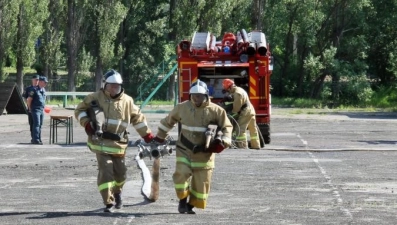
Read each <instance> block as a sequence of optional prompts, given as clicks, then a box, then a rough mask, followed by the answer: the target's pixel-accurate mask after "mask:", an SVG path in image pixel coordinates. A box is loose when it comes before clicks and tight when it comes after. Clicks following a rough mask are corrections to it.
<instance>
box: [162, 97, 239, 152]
mask: <svg viewBox="0 0 397 225" xmlns="http://www.w3.org/2000/svg"><path fill="white" fill-rule="evenodd" d="M178 122H180V123H181V124H182V126H181V128H182V129H181V134H183V136H184V137H185V138H187V139H188V140H189V141H190V142H192V143H193V144H195V145H204V144H205V139H206V137H205V131H206V130H207V127H208V125H209V124H216V125H218V127H219V128H220V129H221V131H222V132H223V136H222V139H223V141H224V143H225V145H226V146H227V147H228V146H230V144H231V135H232V130H233V126H232V124H231V123H230V120H229V119H228V118H227V115H226V111H225V110H224V109H223V108H222V107H220V106H219V105H217V104H214V103H212V102H210V100H208V102H205V103H203V104H202V105H201V106H200V107H196V106H195V105H194V104H193V103H192V102H191V101H185V102H182V103H179V104H178V105H176V106H175V108H174V109H172V110H171V112H170V113H169V114H168V115H167V117H165V118H164V119H162V120H161V121H160V124H159V127H158V132H157V136H158V137H160V138H165V137H166V136H167V135H168V132H169V131H170V130H171V129H172V128H173V127H174V125H175V124H176V123H178ZM178 139H179V140H178V141H177V145H180V146H184V145H183V144H182V143H181V142H180V138H178Z"/></svg>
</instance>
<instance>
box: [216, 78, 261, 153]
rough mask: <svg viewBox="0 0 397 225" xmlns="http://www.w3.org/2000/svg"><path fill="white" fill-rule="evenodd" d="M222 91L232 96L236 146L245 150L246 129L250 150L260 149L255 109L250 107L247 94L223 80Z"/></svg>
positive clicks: (231, 82) (230, 81) (230, 82)
mask: <svg viewBox="0 0 397 225" xmlns="http://www.w3.org/2000/svg"><path fill="white" fill-rule="evenodd" d="M222 86H223V90H225V91H226V92H229V93H230V94H231V95H232V96H233V109H232V112H231V113H232V114H231V115H232V116H233V117H236V118H237V123H238V125H239V127H240V132H239V133H238V134H237V136H236V145H237V147H239V148H243V149H247V148H248V144H247V134H246V130H247V128H248V130H249V132H250V138H251V139H250V143H251V148H252V149H260V141H259V135H258V129H257V126H256V119H255V109H254V107H253V106H252V104H251V102H250V100H249V97H248V94H247V92H246V91H245V90H244V89H242V88H241V87H237V86H236V85H235V84H234V81H233V80H230V79H224V80H223V82H222Z"/></svg>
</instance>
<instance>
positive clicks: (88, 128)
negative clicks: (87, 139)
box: [84, 122, 95, 136]
mask: <svg viewBox="0 0 397 225" xmlns="http://www.w3.org/2000/svg"><path fill="white" fill-rule="evenodd" d="M84 129H85V132H86V133H87V135H88V136H91V135H94V134H95V129H94V128H93V127H92V124H91V122H87V123H86V124H85V126H84Z"/></svg>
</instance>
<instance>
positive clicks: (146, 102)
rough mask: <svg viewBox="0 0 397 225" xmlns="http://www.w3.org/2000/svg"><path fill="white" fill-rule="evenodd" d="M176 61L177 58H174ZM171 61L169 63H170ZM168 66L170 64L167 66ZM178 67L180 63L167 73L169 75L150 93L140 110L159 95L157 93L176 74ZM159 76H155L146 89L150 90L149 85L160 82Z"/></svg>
mask: <svg viewBox="0 0 397 225" xmlns="http://www.w3.org/2000/svg"><path fill="white" fill-rule="evenodd" d="M173 59H175V58H173ZM170 61H171V59H170V60H169V61H168V62H170ZM167 65H168V64H167ZM177 67H178V63H176V64H175V65H174V66H173V67H172V68H171V70H170V71H169V72H168V73H167V75H165V76H164V77H163V78H162V79H161V81H160V82H159V83H158V84H157V86H156V88H155V89H154V90H153V91H152V92H151V93H150V95H149V96H148V97H147V98H146V99H145V101H144V102H143V103H142V104H141V106H140V108H141V109H143V108H144V107H145V106H146V105H147V104H148V102H149V101H150V100H151V99H152V97H153V96H154V95H155V94H156V93H157V91H158V90H159V89H160V87H161V86H162V85H163V84H164V83H165V82H166V81H167V80H168V78H169V77H170V76H171V75H173V74H174V72H175V70H176V68H177ZM158 78H159V76H155V77H153V78H152V80H151V81H150V83H149V84H148V85H147V86H146V89H147V88H148V86H149V85H151V84H153V83H154V81H156V80H158Z"/></svg>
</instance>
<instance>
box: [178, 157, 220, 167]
mask: <svg viewBox="0 0 397 225" xmlns="http://www.w3.org/2000/svg"><path fill="white" fill-rule="evenodd" d="M176 161H177V162H181V163H185V164H187V165H189V166H190V167H193V168H204V167H210V168H214V161H211V162H191V161H190V160H188V159H187V158H185V157H176Z"/></svg>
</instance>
